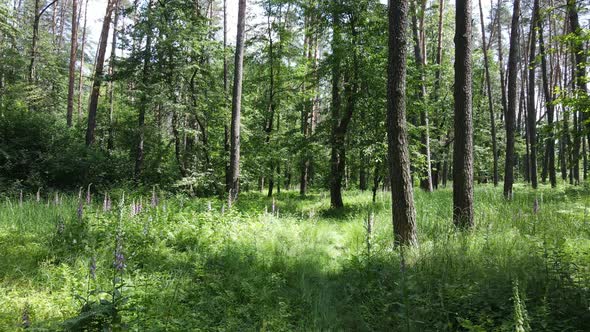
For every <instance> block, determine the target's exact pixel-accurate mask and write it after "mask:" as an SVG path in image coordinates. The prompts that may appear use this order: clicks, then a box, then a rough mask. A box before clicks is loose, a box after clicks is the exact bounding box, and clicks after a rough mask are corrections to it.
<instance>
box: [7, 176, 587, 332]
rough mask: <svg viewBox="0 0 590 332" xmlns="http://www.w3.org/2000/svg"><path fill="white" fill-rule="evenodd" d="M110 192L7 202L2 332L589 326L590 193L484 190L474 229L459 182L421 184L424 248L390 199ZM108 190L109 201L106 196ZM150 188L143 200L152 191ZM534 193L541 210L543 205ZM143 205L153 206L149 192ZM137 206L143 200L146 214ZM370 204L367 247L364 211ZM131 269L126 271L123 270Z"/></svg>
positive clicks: (382, 195) (567, 328) (565, 328)
mask: <svg viewBox="0 0 590 332" xmlns="http://www.w3.org/2000/svg"><path fill="white" fill-rule="evenodd" d="M111 194H112V196H113V197H114V198H113V202H112V209H111V211H108V212H104V211H103V202H102V195H98V194H97V195H95V196H96V197H94V202H93V203H92V204H91V205H84V207H83V209H82V210H81V211H78V210H79V204H78V197H77V195H73V196H64V197H63V198H62V199H61V200H62V202H61V204H55V203H54V199H53V194H51V195H52V196H51V197H52V198H51V201H50V202H49V203H47V202H41V203H37V202H36V200H35V198H34V197H30V198H28V197H25V198H24V200H23V202H22V204H19V199H18V198H16V199H15V198H14V197H12V198H7V197H4V198H3V201H2V202H0V253H1V254H0V330H2V331H12V330H18V329H20V328H22V327H24V326H26V325H29V326H30V329H34V330H59V329H64V328H66V329H70V330H84V329H88V330H97V329H100V328H101V327H105V326H109V325H112V326H113V327H114V330H120V329H130V330H137V331H152V330H154V331H157V330H162V331H164V330H168V331H195V330H204V331H215V330H219V331H250V330H264V331H294V330H297V331H315V330H347V331H372V330H381V331H440V330H453V331H454V330H464V331H492V330H494V331H514V330H517V331H528V330H532V331H583V330H586V331H588V328H589V326H590V189H589V188H588V187H580V188H571V187H560V188H558V189H557V190H550V188H548V187H543V188H541V189H539V190H538V191H537V192H533V191H532V190H530V189H527V188H525V187H523V186H517V187H516V188H515V196H514V200H513V201H511V202H506V201H504V199H503V197H502V192H501V188H493V187H491V186H479V187H477V188H476V208H475V210H476V223H477V226H476V229H475V230H473V231H469V232H459V231H456V230H455V229H454V227H453V225H452V221H451V220H452V218H451V206H452V192H451V190H450V189H442V190H439V191H436V192H434V193H432V194H427V193H423V192H419V191H417V192H416V207H417V213H418V234H419V241H420V246H419V247H418V248H415V249H406V250H404V252H403V253H402V252H400V251H399V250H393V248H392V238H393V234H392V226H391V220H390V215H391V214H390V204H389V194H388V193H378V195H377V202H376V204H372V203H371V194H370V193H369V192H366V193H361V192H347V193H346V194H345V204H346V205H347V208H345V210H343V211H338V212H335V211H331V210H329V209H328V207H329V197H328V196H327V195H325V194H322V193H315V194H312V195H309V196H308V197H306V198H300V197H299V196H298V194H297V193H295V192H286V193H281V194H280V195H277V196H276V210H277V211H278V213H274V214H273V213H272V200H271V199H268V198H266V197H265V196H263V195H262V194H260V193H246V194H243V195H242V196H241V198H240V201H239V203H238V204H237V205H236V206H234V207H232V208H231V209H228V208H227V207H223V210H224V212H223V213H222V211H221V210H222V206H223V205H225V202H222V201H216V200H213V201H211V210H209V207H208V205H209V203H208V202H209V199H194V198H190V199H189V198H186V197H181V196H177V197H173V196H169V197H161V198H160V199H159V203H158V205H157V206H156V207H150V206H149V205H150V203H149V194H148V195H147V196H148V199H146V198H143V199H142V201H143V207H142V211H141V212H139V213H137V214H135V212H133V213H132V212H131V210H132V209H131V208H130V205H131V203H132V202H133V201H135V202H139V200H140V198H139V196H131V197H130V195H129V194H128V193H127V194H125V202H124V204H121V203H120V202H121V201H122V200H121V198H122V197H123V192H122V191H118V192H113V193H111ZM99 196H100V197H99ZM144 197H145V196H144ZM535 197H537V199H538V202H539V204H538V205H539V208H538V212H537V213H535V212H534V210H535V209H534V205H535V204H534V201H535ZM146 201H148V202H146ZM136 209H138V208H136ZM370 211H374V213H375V218H374V227H373V230H372V234H371V240H370V243H371V249H370V254H369V253H368V250H367V231H366V223H367V219H368V218H367V216H368V215H369V214H370ZM123 265H125V266H123Z"/></svg>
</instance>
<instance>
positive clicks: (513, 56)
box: [504, 0, 520, 199]
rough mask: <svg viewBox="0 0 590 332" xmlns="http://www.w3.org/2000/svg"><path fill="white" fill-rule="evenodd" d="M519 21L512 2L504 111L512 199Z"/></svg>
mask: <svg viewBox="0 0 590 332" xmlns="http://www.w3.org/2000/svg"><path fill="white" fill-rule="evenodd" d="M519 20H520V0H514V9H513V12H512V25H511V29H510V52H509V54H508V108H507V109H506V117H505V118H506V160H505V167H504V197H505V198H507V199H512V186H513V184H514V162H515V157H514V156H515V153H514V143H515V142H514V141H515V125H516V107H517V102H518V101H517V98H516V94H517V89H516V81H517V76H518V41H519V31H518V23H519Z"/></svg>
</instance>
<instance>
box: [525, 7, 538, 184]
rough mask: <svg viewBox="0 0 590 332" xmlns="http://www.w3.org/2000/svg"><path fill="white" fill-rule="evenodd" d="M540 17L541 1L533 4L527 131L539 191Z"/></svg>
mask: <svg viewBox="0 0 590 332" xmlns="http://www.w3.org/2000/svg"><path fill="white" fill-rule="evenodd" d="M538 17H539V0H534V2H533V17H532V18H531V29H530V41H529V80H528V86H527V88H528V92H527V97H528V99H527V131H528V137H529V146H530V155H529V163H530V179H531V185H532V187H533V189H537V186H538V184H537V111H536V105H535V84H536V80H535V62H536V60H535V57H536V54H535V50H536V45H537V20H538Z"/></svg>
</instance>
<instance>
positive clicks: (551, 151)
mask: <svg viewBox="0 0 590 332" xmlns="http://www.w3.org/2000/svg"><path fill="white" fill-rule="evenodd" d="M537 27H538V28H539V52H540V53H541V71H542V75H543V94H544V95H545V107H546V108H547V126H548V127H549V128H548V134H547V141H546V144H545V147H546V150H545V154H546V155H547V171H548V172H549V182H550V183H551V187H552V188H555V187H556V186H557V175H556V173H555V138H554V134H553V132H554V129H553V117H554V113H555V107H554V105H553V100H554V99H555V98H554V96H553V88H552V87H551V88H549V86H550V82H549V78H548V74H547V56H546V54H545V42H544V40H543V25H542V24H541V19H540V18H538V19H537Z"/></svg>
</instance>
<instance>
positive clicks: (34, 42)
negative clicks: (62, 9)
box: [19, 0, 57, 83]
mask: <svg viewBox="0 0 590 332" xmlns="http://www.w3.org/2000/svg"><path fill="white" fill-rule="evenodd" d="M56 2H57V0H54V1H52V2H50V3H49V4H48V5H47V6H45V7H44V8H43V9H41V10H40V8H41V0H35V15H34V16H33V36H32V38H31V52H30V56H31V59H30V62H29V83H33V82H34V80H35V60H36V59H37V42H38V41H39V23H40V21H41V16H43V13H45V11H46V10H47V9H48V8H49V7H51V6H53V5H54V4H55V3H56ZM19 6H20V5H19Z"/></svg>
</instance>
